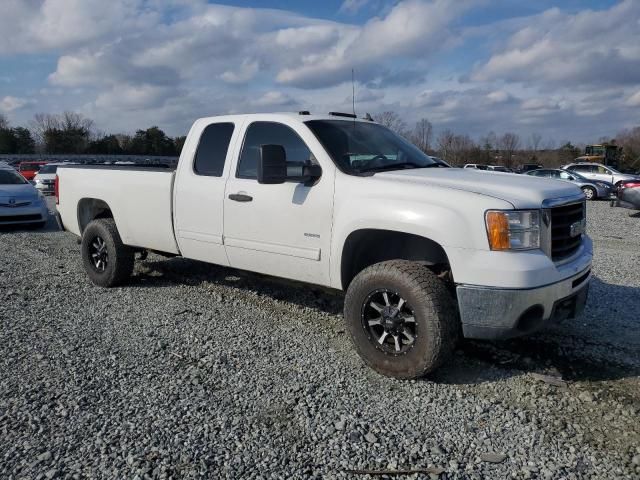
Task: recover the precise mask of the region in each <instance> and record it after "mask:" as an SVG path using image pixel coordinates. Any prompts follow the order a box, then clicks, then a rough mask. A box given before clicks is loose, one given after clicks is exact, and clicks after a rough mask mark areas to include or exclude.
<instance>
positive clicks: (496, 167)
mask: <svg viewBox="0 0 640 480" xmlns="http://www.w3.org/2000/svg"><path fill="white" fill-rule="evenodd" d="M487 170H489V171H491V172H502V173H513V170H511V169H510V168H509V167H505V166H503V165H487Z"/></svg>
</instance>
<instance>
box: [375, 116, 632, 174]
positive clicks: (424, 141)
mask: <svg viewBox="0 0 640 480" xmlns="http://www.w3.org/2000/svg"><path fill="white" fill-rule="evenodd" d="M373 119H374V120H375V121H377V122H378V123H381V124H382V125H384V126H386V127H388V128H390V129H391V130H393V131H394V132H396V133H398V134H400V135H402V136H403V137H405V138H406V139H407V140H409V141H410V142H411V143H413V144H414V145H415V146H417V147H418V148H419V149H420V150H422V151H423V152H425V153H427V154H429V155H434V156H437V157H439V158H442V159H443V160H445V161H446V162H447V163H450V164H451V165H454V166H462V165H464V164H465V163H482V164H490V165H504V166H506V167H509V168H513V167H515V166H516V165H519V164H523V163H540V164H542V165H545V166H547V167H556V166H560V165H563V164H566V163H569V162H571V161H573V160H574V159H575V158H576V157H578V156H580V155H582V154H584V145H574V144H573V143H572V142H570V141H562V142H559V143H556V142H555V141H553V140H551V139H547V140H544V139H543V137H542V135H541V134H539V133H537V132H534V133H532V134H531V135H529V136H528V137H527V138H524V139H523V138H522V137H520V135H518V134H516V133H513V132H505V133H502V134H500V135H498V134H496V133H495V132H489V133H488V134H486V135H484V136H482V137H480V138H479V139H478V140H474V139H473V138H471V137H470V136H469V135H467V134H458V133H455V132H453V131H451V130H450V129H445V130H442V131H440V132H439V133H438V135H435V134H434V130H433V125H432V124H431V122H430V121H429V120H428V119H426V118H422V119H420V120H418V121H417V122H416V123H415V124H414V125H413V127H410V126H409V125H407V123H406V122H404V120H403V119H402V117H401V116H400V115H398V114H397V113H396V112H393V111H386V112H382V113H379V114H376V115H373ZM593 143H594V144H596V143H612V144H616V145H618V146H620V147H622V149H623V153H624V163H625V165H626V166H627V167H633V168H639V167H640V126H638V127H635V128H632V129H629V130H624V131H622V132H620V133H618V134H617V135H616V137H615V138H604V137H601V138H599V139H598V140H597V141H595V139H594V142H593Z"/></svg>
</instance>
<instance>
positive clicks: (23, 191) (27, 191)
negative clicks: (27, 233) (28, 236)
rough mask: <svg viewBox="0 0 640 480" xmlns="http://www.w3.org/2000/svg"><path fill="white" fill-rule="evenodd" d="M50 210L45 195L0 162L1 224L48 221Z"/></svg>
mask: <svg viewBox="0 0 640 480" xmlns="http://www.w3.org/2000/svg"><path fill="white" fill-rule="evenodd" d="M48 217H49V211H48V209H47V205H46V203H45V200H44V197H43V196H42V194H41V193H39V192H38V191H37V190H36V189H35V188H34V186H33V185H31V184H30V183H29V182H28V181H26V180H25V179H24V177H23V176H22V175H20V174H19V173H18V172H17V171H15V170H14V169H13V168H11V167H10V166H8V165H6V164H5V165H2V164H0V226H4V225H16V224H31V225H34V226H36V227H41V226H44V225H45V224H46V223H47V219H48Z"/></svg>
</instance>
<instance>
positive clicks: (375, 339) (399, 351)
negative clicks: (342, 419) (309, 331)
mask: <svg viewBox="0 0 640 480" xmlns="http://www.w3.org/2000/svg"><path fill="white" fill-rule="evenodd" d="M344 316H345V321H346V323H347V328H348V329H349V333H350V334H351V338H352V340H353V343H354V345H355V347H356V350H357V351H358V353H359V354H360V356H361V357H362V358H363V360H364V361H365V363H366V364H367V365H369V366H370V367H371V368H373V369H374V370H376V371H377V372H379V373H381V374H383V375H387V376H390V377H395V378H403V379H408V378H417V377H422V376H424V375H426V374H427V373H429V372H432V371H434V370H435V369H436V368H438V367H439V366H440V365H441V364H442V363H443V362H444V361H445V360H446V358H447V357H448V356H449V355H450V353H451V352H452V351H453V348H454V345H455V341H456V337H457V332H458V318H457V315H456V310H455V308H454V303H453V299H452V298H451V295H450V294H449V292H448V291H447V288H446V286H445V285H444V283H443V282H442V280H440V279H439V278H438V277H437V276H436V275H435V274H434V273H433V272H431V271H430V270H429V269H427V268H426V267H425V266H423V265H421V264H418V263H415V262H408V261H404V260H392V261H388V262H382V263H378V264H375V265H372V266H370V267H368V268H366V269H365V270H363V271H362V272H360V273H359V274H358V275H357V276H356V277H355V278H354V279H353V281H352V282H351V285H349V288H348V289H347V294H346V297H345V305H344Z"/></svg>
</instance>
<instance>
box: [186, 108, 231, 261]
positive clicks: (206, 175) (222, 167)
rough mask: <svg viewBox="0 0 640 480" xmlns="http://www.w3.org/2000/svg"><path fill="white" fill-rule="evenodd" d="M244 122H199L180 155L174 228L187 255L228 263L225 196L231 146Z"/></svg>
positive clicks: (217, 119)
mask: <svg viewBox="0 0 640 480" xmlns="http://www.w3.org/2000/svg"><path fill="white" fill-rule="evenodd" d="M239 127H240V125H237V124H236V123H234V121H231V120H229V121H225V120H224V117H218V118H216V121H215V122H214V123H211V122H207V121H206V120H202V121H200V122H197V123H196V124H195V125H194V126H193V128H192V131H191V132H190V133H189V137H188V144H185V146H184V148H183V152H182V154H181V156H180V164H179V167H178V172H177V177H176V181H175V184H174V190H175V192H174V199H175V200H174V229H175V235H176V240H177V242H178V246H179V248H180V253H181V254H182V256H183V257H186V258H192V259H195V260H202V261H205V262H210V263H216V264H218V265H228V264H229V260H228V259H227V255H226V252H225V248H224V244H223V239H222V232H223V199H224V189H225V182H226V180H227V177H228V176H229V171H230V169H231V167H230V163H231V162H230V161H229V159H230V157H231V154H230V152H231V150H232V149H231V148H230V146H232V145H233V144H234V142H235V141H236V139H237V138H238V137H239V130H240V128H239Z"/></svg>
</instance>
